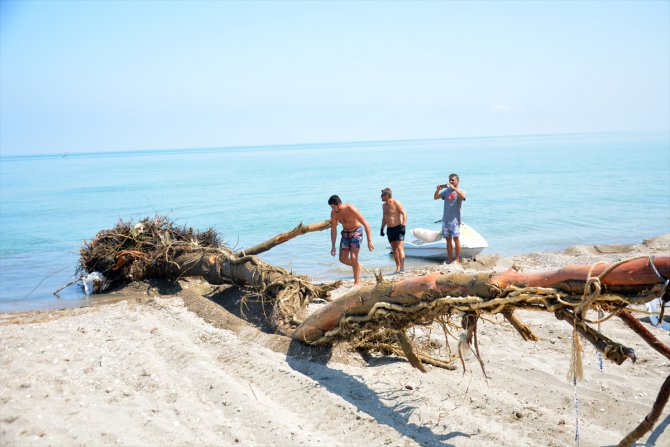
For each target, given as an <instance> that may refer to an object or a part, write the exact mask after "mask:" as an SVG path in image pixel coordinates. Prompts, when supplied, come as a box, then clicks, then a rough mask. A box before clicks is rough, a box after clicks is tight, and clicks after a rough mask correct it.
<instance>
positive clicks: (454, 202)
mask: <svg viewBox="0 0 670 447" xmlns="http://www.w3.org/2000/svg"><path fill="white" fill-rule="evenodd" d="M459 182H460V179H459V178H458V175H457V174H451V175H450V176H449V183H447V184H446V185H437V188H436V189H435V194H433V199H435V200H437V199H442V200H444V213H443V214H442V235H443V236H444V237H445V238H446V239H447V258H448V259H449V264H451V263H452V262H456V263H458V262H461V239H460V236H461V205H462V204H463V201H464V200H465V191H463V190H462V189H460V188H459V187H458V184H459ZM452 239H453V242H452ZM454 245H455V246H456V253H454V252H453V251H452V250H453V246H454Z"/></svg>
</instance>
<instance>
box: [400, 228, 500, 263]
mask: <svg viewBox="0 0 670 447" xmlns="http://www.w3.org/2000/svg"><path fill="white" fill-rule="evenodd" d="M410 233H412V236H414V240H412V241H405V256H411V257H416V258H429V259H435V260H446V259H447V241H446V240H445V239H444V237H442V232H441V231H434V230H428V229H425V228H414V229H412V230H410ZM460 240H461V258H474V257H475V256H477V255H478V254H479V253H481V251H482V250H484V249H485V248H486V247H488V246H489V244H488V243H487V242H486V239H484V238H483V237H482V235H481V234H479V233H477V231H475V229H474V228H472V227H470V226H468V225H466V224H464V223H462V224H461V236H460Z"/></svg>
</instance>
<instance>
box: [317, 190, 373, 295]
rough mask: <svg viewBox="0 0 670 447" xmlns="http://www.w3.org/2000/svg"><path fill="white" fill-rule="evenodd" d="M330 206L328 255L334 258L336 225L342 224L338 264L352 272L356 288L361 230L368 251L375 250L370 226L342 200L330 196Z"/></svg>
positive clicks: (359, 270)
mask: <svg viewBox="0 0 670 447" xmlns="http://www.w3.org/2000/svg"><path fill="white" fill-rule="evenodd" d="M328 205H330V209H331V212H330V239H331V241H332V243H333V246H332V248H331V250H330V254H331V255H332V256H335V241H336V240H337V224H338V223H341V224H342V233H341V234H342V239H341V240H340V262H341V263H342V264H346V265H350V266H351V268H352V269H353V271H354V285H355V286H357V285H359V284H360V281H361V264H360V263H359V262H358V252H359V250H360V249H361V243H362V242H363V228H364V227H365V234H366V235H367V237H368V250H370V251H372V250H374V249H375V246H374V244H373V243H372V236H371V235H370V225H368V221H367V220H365V218H364V217H363V215H362V214H361V213H360V211H358V210H357V209H356V207H355V206H353V205H352V204H350V203H342V200H341V199H340V198H339V197H338V196H336V195H333V196H330V198H329V199H328Z"/></svg>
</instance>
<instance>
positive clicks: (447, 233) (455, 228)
mask: <svg viewBox="0 0 670 447" xmlns="http://www.w3.org/2000/svg"><path fill="white" fill-rule="evenodd" d="M460 235H461V224H459V223H458V221H457V220H452V221H451V222H442V236H444V237H460Z"/></svg>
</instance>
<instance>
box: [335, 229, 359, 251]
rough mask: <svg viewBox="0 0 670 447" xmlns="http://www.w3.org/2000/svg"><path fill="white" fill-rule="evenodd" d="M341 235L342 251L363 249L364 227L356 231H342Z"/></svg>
mask: <svg viewBox="0 0 670 447" xmlns="http://www.w3.org/2000/svg"><path fill="white" fill-rule="evenodd" d="M340 234H341V235H342V239H341V240H340V250H349V249H350V248H351V247H356V248H361V242H363V227H358V228H356V229H355V230H342V232H341V233H340Z"/></svg>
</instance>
